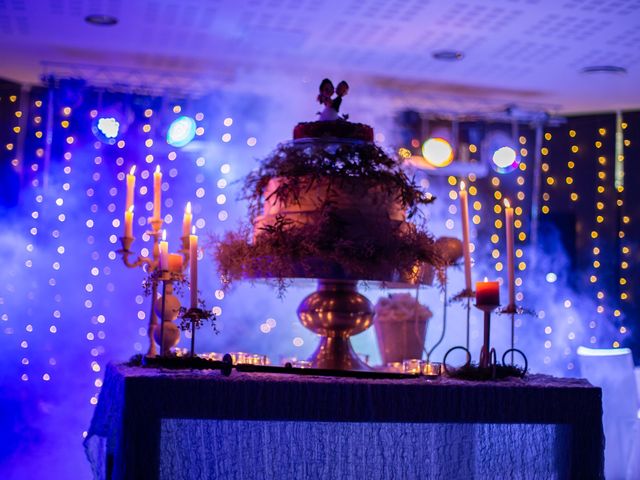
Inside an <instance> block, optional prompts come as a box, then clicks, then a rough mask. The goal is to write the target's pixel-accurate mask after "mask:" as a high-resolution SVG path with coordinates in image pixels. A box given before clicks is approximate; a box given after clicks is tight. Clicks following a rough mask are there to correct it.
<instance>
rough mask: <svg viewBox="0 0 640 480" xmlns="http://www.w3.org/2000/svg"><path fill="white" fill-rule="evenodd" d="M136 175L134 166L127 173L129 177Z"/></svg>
mask: <svg viewBox="0 0 640 480" xmlns="http://www.w3.org/2000/svg"><path fill="white" fill-rule="evenodd" d="M135 173H136V166H135V165H134V166H133V167H131V170H130V171H129V175H135Z"/></svg>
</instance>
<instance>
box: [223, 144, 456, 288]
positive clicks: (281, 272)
mask: <svg viewBox="0 0 640 480" xmlns="http://www.w3.org/2000/svg"><path fill="white" fill-rule="evenodd" d="M276 178H277V179H278V188H277V189H276V190H275V191H274V192H273V194H272V195H275V196H276V200H277V201H278V202H282V203H283V204H291V203H297V202H298V201H299V200H300V199H302V198H304V195H305V193H306V192H308V191H309V190H311V188H312V187H313V186H314V182H318V184H321V185H322V186H323V187H325V186H327V185H328V187H327V188H334V187H335V188H336V189H338V190H339V189H341V188H349V186H353V185H359V186H361V187H362V186H363V185H364V186H365V187H364V189H363V190H362V191H363V192H366V188H367V186H371V187H375V188H376V189H377V191H383V192H384V191H386V192H388V193H389V194H390V198H394V199H396V200H397V201H398V202H399V203H401V205H402V207H403V209H406V211H407V218H412V217H413V218H414V222H413V223H411V224H409V223H403V222H393V221H389V219H387V218H381V217H376V216H372V217H369V216H367V215H362V216H361V217H360V218H358V219H357V223H355V224H354V219H353V217H349V218H345V217H343V216H341V212H342V209H341V207H343V206H341V205H332V204H331V203H330V202H325V204H323V205H322V207H321V208H319V209H318V211H317V212H314V213H308V214H307V215H310V216H311V217H313V218H310V221H309V222H306V223H305V224H304V225H300V224H295V223H293V222H292V221H291V220H289V219H287V218H286V217H285V216H276V218H275V221H274V222H273V223H272V224H269V225H265V226H263V227H262V228H261V230H260V232H254V229H253V225H254V222H255V220H256V218H257V217H258V216H259V215H260V214H261V213H262V210H263V205H264V201H265V199H264V192H265V190H266V188H267V185H268V184H269V181H270V180H271V179H276ZM302 179H304V181H302ZM320 182H321V183H320ZM242 198H243V199H244V200H247V201H248V203H249V224H248V225H245V226H243V227H242V228H240V229H239V230H238V231H234V232H228V233H226V234H225V235H224V237H223V238H214V239H212V240H213V244H214V248H213V251H214V257H215V259H216V261H217V263H218V269H219V272H220V274H221V276H222V278H223V280H224V281H225V282H227V283H228V282H231V281H234V280H240V279H246V278H249V279H255V278H265V279H267V280H268V281H270V282H271V283H274V284H275V285H276V286H277V287H278V288H279V290H280V293H282V292H283V291H284V289H285V288H286V286H287V285H288V282H289V281H288V279H290V278H298V277H320V278H322V277H324V278H345V279H362V280H382V281H384V280H388V281H392V280H393V281H397V280H400V281H409V282H410V281H416V280H417V276H418V274H419V272H420V268H419V265H420V264H421V263H428V264H431V265H433V266H435V267H436V269H437V270H440V269H441V268H442V267H444V265H445V263H446V262H445V261H444V260H443V258H442V255H441V252H440V250H439V249H438V246H437V245H436V242H435V240H434V238H433V236H432V235H431V234H430V233H429V232H428V231H427V230H426V228H424V218H423V217H422V216H421V215H420V214H419V207H420V206H421V205H426V204H429V203H431V202H432V201H433V200H434V197H432V196H431V195H429V194H425V193H423V192H422V191H421V190H420V189H419V187H418V186H417V185H416V184H415V182H414V181H413V180H412V179H410V178H409V177H408V176H407V175H406V173H405V172H404V171H403V170H402V168H401V165H400V163H399V161H398V160H396V159H393V158H391V157H390V156H389V155H387V154H386V153H385V152H384V150H383V149H381V148H380V147H378V146H376V145H375V144H373V143H365V144H363V143H348V142H337V143H326V142H290V143H287V144H281V145H279V146H278V147H277V148H276V150H275V151H274V152H272V153H271V154H270V155H269V156H268V157H267V158H266V159H264V160H263V161H261V162H260V166H259V167H258V168H257V169H256V170H254V171H253V172H251V173H250V174H249V175H248V176H247V177H246V179H245V183H244V188H243V190H242ZM270 200H271V201H272V200H273V199H270ZM354 230H355V234H354ZM256 233H259V234H256Z"/></svg>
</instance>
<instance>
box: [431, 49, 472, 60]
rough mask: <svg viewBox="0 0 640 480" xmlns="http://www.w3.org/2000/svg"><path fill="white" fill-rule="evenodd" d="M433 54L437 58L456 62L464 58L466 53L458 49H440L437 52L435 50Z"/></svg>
mask: <svg viewBox="0 0 640 480" xmlns="http://www.w3.org/2000/svg"><path fill="white" fill-rule="evenodd" d="M431 56H432V57H433V58H435V59H436V60H444V61H447V62H454V61H457V60H462V59H463V58H464V53H462V52H460V51H458V50H438V51H437V52H433V53H432V54H431Z"/></svg>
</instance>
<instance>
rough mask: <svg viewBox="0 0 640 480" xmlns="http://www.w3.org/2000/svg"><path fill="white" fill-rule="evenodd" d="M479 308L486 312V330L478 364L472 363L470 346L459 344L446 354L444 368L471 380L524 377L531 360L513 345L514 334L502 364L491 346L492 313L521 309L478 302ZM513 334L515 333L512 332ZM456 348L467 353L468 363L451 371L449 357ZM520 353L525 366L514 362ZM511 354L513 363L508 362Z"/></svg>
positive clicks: (503, 356) (477, 306)
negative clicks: (500, 307)
mask: <svg viewBox="0 0 640 480" xmlns="http://www.w3.org/2000/svg"><path fill="white" fill-rule="evenodd" d="M474 306H475V307H476V308H477V309H479V310H482V312H483V314H484V332H483V344H482V348H481V350H480V361H479V363H478V365H477V366H476V365H472V364H471V352H470V351H469V349H468V348H465V347H463V346H457V347H452V348H450V349H449V350H448V351H447V353H446V354H445V356H444V359H443V368H444V371H445V372H446V373H447V374H449V375H452V374H453V375H452V376H456V377H458V378H465V379H469V380H489V379H495V378H504V377H508V376H520V377H524V375H525V374H526V373H527V370H528V368H529V362H528V360H527V356H526V355H525V354H524V352H522V351H521V350H518V349H517V348H514V346H513V336H512V344H511V348H509V349H508V350H507V351H505V352H504V354H503V355H502V359H501V364H498V361H497V353H496V349H495V348H491V341H490V340H491V336H490V334H491V313H492V312H494V311H496V310H497V313H498V314H502V313H510V314H515V313H517V312H518V311H519V309H515V311H514V312H513V313H511V309H509V307H505V308H504V309H502V310H499V305H486V304H480V305H478V304H476V305H474ZM512 335H513V334H512ZM456 350H463V351H464V352H465V353H466V355H467V360H466V363H465V364H464V365H463V366H461V367H460V368H458V369H457V371H451V370H450V369H449V368H448V367H447V357H448V356H449V355H450V354H451V353H452V352H454V351H456ZM516 353H517V354H519V355H520V356H521V357H522V359H523V361H524V367H522V368H520V367H518V366H516V365H515V363H514V354H516ZM509 354H511V363H510V364H507V362H506V358H507V355H509Z"/></svg>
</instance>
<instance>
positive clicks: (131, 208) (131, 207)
mask: <svg viewBox="0 0 640 480" xmlns="http://www.w3.org/2000/svg"><path fill="white" fill-rule="evenodd" d="M129 212H131V213H133V205H131V206H130V207H129Z"/></svg>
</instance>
